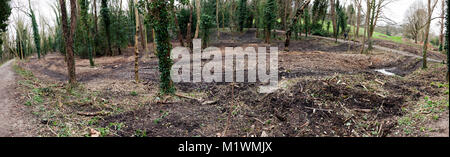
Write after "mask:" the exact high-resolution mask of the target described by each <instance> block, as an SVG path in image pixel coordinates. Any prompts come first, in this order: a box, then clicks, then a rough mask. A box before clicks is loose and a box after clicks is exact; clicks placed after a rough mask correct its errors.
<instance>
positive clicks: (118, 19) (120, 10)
mask: <svg viewBox="0 0 450 157" xmlns="http://www.w3.org/2000/svg"><path fill="white" fill-rule="evenodd" d="M119 5H120V6H119V11H118V13H117V14H118V15H117V22H118V23H120V15H121V14H122V13H121V12H122V0H120V1H119ZM117 36H120V34H119V31H117ZM117 50H118V51H119V55H122V50H121V48H120V45H117Z"/></svg>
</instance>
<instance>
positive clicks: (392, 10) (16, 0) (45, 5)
mask: <svg viewBox="0 0 450 157" xmlns="http://www.w3.org/2000/svg"><path fill="white" fill-rule="evenodd" d="M56 1H57V0H31V3H32V8H33V9H34V11H35V14H36V15H37V16H38V17H37V18H38V24H40V23H39V18H40V17H41V16H42V17H44V18H45V19H46V20H47V21H48V22H49V23H51V24H53V21H54V18H55V16H54V13H53V11H52V8H51V5H53V4H54V3H56ZM363 1H365V0H363ZM393 1H394V2H392V3H391V4H389V5H388V6H387V8H386V9H384V13H385V15H386V16H387V17H388V18H390V19H391V20H393V21H395V22H396V23H397V24H402V23H403V22H404V17H405V14H406V11H407V10H408V8H409V7H410V6H411V4H413V3H414V1H422V2H423V4H424V5H426V4H427V0H393ZM439 1H441V0H439ZM341 2H346V3H347V4H349V3H350V2H353V0H341ZM67 3H68V2H67ZM123 3H124V4H125V3H126V0H124V1H123ZM440 3H441V2H439V4H438V5H437V7H436V9H435V11H434V17H437V16H439V14H440V12H441V8H440V6H441V4H440ZM12 5H13V7H14V6H17V5H21V6H25V7H28V0H12ZM425 7H426V6H425ZM12 12H13V13H12V15H11V17H10V23H12V21H13V20H14V19H15V18H17V17H18V16H19V15H20V16H22V17H23V18H24V19H25V20H26V21H30V20H29V18H26V17H25V16H24V14H23V13H21V11H19V10H18V9H13V11H12ZM424 18H425V17H424ZM380 25H382V23H380ZM11 26H12V25H10V29H9V30H13V29H12V28H11ZM431 29H432V33H434V34H438V32H439V29H440V26H439V25H438V20H434V21H433V23H432V25H431Z"/></svg>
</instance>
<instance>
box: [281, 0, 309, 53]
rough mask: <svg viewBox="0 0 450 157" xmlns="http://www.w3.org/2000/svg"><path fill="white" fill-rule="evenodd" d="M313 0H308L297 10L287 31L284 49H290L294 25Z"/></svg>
mask: <svg viewBox="0 0 450 157" xmlns="http://www.w3.org/2000/svg"><path fill="white" fill-rule="evenodd" d="M310 2H311V0H307V1H306V2H305V3H303V5H302V6H301V7H299V8H298V9H297V11H296V14H295V16H294V17H293V18H292V23H290V25H289V27H288V31H287V32H286V41H285V43H284V51H289V44H290V42H291V35H292V31H293V30H292V29H293V28H294V25H295V24H296V23H297V22H298V20H299V18H300V16H301V15H302V14H303V11H304V10H305V8H306V7H307V6H308V5H309V3H310Z"/></svg>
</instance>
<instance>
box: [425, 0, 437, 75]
mask: <svg viewBox="0 0 450 157" xmlns="http://www.w3.org/2000/svg"><path fill="white" fill-rule="evenodd" d="M437 3H438V0H433V1H432V0H428V5H427V11H428V12H427V21H426V23H427V24H426V26H425V40H424V42H423V49H422V52H423V65H422V68H423V69H426V68H427V51H428V37H429V35H430V25H431V21H432V19H431V18H432V15H433V12H434V9H435V8H436V5H437Z"/></svg>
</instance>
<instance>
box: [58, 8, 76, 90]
mask: <svg viewBox="0 0 450 157" xmlns="http://www.w3.org/2000/svg"><path fill="white" fill-rule="evenodd" d="M59 4H60V7H61V22H62V30H63V34H64V40H65V42H66V44H65V45H66V58H67V72H68V76H69V84H70V86H71V88H72V87H73V86H74V85H75V84H76V82H77V80H76V75H75V60H74V55H73V46H72V45H73V35H74V33H75V28H76V26H77V2H76V0H70V14H71V17H70V21H71V22H70V28H69V26H68V24H67V10H66V1H65V0H59Z"/></svg>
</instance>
